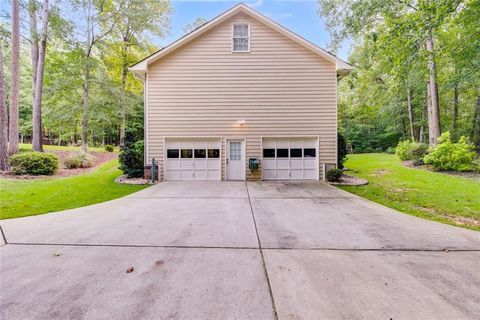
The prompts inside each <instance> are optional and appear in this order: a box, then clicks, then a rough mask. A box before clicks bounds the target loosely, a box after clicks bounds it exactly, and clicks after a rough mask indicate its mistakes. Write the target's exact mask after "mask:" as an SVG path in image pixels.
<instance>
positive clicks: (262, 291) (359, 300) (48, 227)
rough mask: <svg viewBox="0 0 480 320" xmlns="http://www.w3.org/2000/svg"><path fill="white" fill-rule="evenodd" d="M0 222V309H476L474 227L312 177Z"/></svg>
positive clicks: (300, 314) (39, 314)
mask: <svg viewBox="0 0 480 320" xmlns="http://www.w3.org/2000/svg"><path fill="white" fill-rule="evenodd" d="M0 226H1V227H2V233H3V236H4V238H2V237H0V238H2V239H0V245H1V247H0V270H1V278H0V318H1V319H390V318H392V319H395V320H396V319H477V318H478V315H479V314H480V272H479V268H480V232H474V231H469V230H465V229H461V228H456V227H452V226H448V225H443V224H439V223H436V222H432V221H427V220H422V219H419V218H415V217H412V216H409V215H405V214H401V213H398V212H396V211H394V210H390V209H388V208H385V207H382V206H379V205H376V204H373V203H371V202H368V201H366V200H363V199H360V198H358V197H356V196H353V195H350V194H348V193H345V192H343V191H341V190H338V189H336V188H333V187H330V186H328V185H325V184H322V183H306V182H305V183H304V182H302V183H286V182H275V183H274V182H258V183H256V182H255V183H250V182H249V183H244V182H168V183H161V184H158V185H156V186H153V187H151V188H148V189H145V190H143V191H141V192H138V193H135V194H132V195H130V196H128V197H124V198H121V199H117V200H114V201H110V202H105V203H102V204H98V205H93V206H89V207H84V208H78V209H73V210H68V211H64V212H59V213H52V214H47V215H41V216H34V217H27V218H19V219H11V220H2V221H0ZM5 240H6V242H7V244H6V245H5V244H4V242H5ZM2 241H3V242H2ZM131 267H132V268H133V271H132V272H126V270H127V269H129V268H131ZM129 271H131V269H129Z"/></svg>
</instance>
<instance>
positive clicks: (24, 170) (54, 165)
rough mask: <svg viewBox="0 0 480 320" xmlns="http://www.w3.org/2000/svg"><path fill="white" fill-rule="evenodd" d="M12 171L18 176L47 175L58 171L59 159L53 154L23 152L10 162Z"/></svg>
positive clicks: (12, 157)
mask: <svg viewBox="0 0 480 320" xmlns="http://www.w3.org/2000/svg"><path fill="white" fill-rule="evenodd" d="M8 163H9V164H10V170H11V171H12V172H13V173H14V174H16V175H23V174H31V175H47V176H51V175H53V174H55V173H56V172H57V171H58V157H57V156H56V155H54V154H52V153H43V152H22V153H17V154H15V155H13V156H11V157H10V159H9V160H8Z"/></svg>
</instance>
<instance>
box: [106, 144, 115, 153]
mask: <svg viewBox="0 0 480 320" xmlns="http://www.w3.org/2000/svg"><path fill="white" fill-rule="evenodd" d="M114 150H115V146H112V145H111V144H106V145H105V151H107V152H113V151H114Z"/></svg>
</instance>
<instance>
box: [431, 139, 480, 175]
mask: <svg viewBox="0 0 480 320" xmlns="http://www.w3.org/2000/svg"><path fill="white" fill-rule="evenodd" d="M476 156H477V153H476V152H475V148H474V146H473V145H471V144H469V143H468V142H467V139H466V138H465V137H463V136H462V137H461V138H460V140H458V142H457V143H453V142H452V140H451V138H450V132H444V133H443V134H442V135H441V136H440V138H438V144H437V145H436V146H435V147H434V148H431V149H430V153H429V154H428V155H426V156H425V157H424V158H423V160H424V161H425V163H426V164H430V165H432V167H433V168H434V169H435V170H453V171H473V170H475V162H474V160H475V157H476Z"/></svg>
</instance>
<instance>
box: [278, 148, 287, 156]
mask: <svg viewBox="0 0 480 320" xmlns="http://www.w3.org/2000/svg"><path fill="white" fill-rule="evenodd" d="M277 158H288V149H277Z"/></svg>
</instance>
